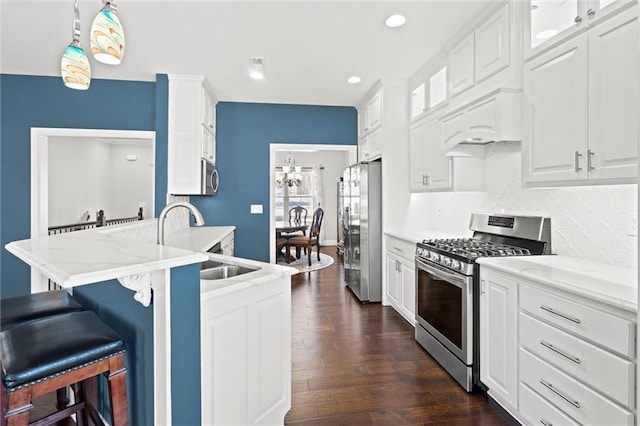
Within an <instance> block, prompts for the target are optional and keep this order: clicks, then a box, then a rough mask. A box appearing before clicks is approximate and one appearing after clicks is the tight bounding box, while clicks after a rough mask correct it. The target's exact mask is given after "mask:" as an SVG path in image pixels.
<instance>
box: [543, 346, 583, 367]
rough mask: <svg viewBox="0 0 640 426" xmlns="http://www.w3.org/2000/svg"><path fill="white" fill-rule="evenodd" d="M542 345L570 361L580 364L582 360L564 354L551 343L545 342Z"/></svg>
mask: <svg viewBox="0 0 640 426" xmlns="http://www.w3.org/2000/svg"><path fill="white" fill-rule="evenodd" d="M540 344H541V345H542V346H544V347H545V348H548V349H551V350H552V351H554V352H555V353H557V354H559V355H562V356H563V357H565V358H567V359H568V360H570V361H573V362H575V363H576V364H580V358H578V357H575V356H572V355H569V354H566V353H564V352H563V351H561V350H560V349H558V348H556V347H555V346H553V345H552V344H551V343H547V342H545V341H544V340H541V341H540Z"/></svg>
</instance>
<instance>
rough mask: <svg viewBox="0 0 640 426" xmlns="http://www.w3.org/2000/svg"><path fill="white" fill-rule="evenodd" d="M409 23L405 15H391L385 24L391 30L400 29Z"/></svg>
mask: <svg viewBox="0 0 640 426" xmlns="http://www.w3.org/2000/svg"><path fill="white" fill-rule="evenodd" d="M406 22H407V18H405V17H404V15H391V16H389V17H388V18H387V19H385V21H384V24H385V25H386V26H387V27H389V28H398V27H401V26H403V25H404V24H405V23H406Z"/></svg>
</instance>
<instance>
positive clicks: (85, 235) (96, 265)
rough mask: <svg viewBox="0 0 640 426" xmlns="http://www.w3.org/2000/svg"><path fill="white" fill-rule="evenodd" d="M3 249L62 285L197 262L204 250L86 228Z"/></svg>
mask: <svg viewBox="0 0 640 426" xmlns="http://www.w3.org/2000/svg"><path fill="white" fill-rule="evenodd" d="M5 247H6V249H7V251H9V252H10V253H12V254H14V255H15V256H16V257H18V258H19V259H21V260H22V261H24V262H25V263H27V264H28V265H30V266H32V267H35V268H37V269H38V270H40V272H41V273H42V274H43V275H45V276H47V277H48V278H50V279H52V280H53V281H55V282H56V283H57V284H59V285H60V286H62V287H66V288H69V287H75V286H78V285H83V284H91V283H96V282H100V281H106V280H110V279H117V278H123V277H128V276H132V275H136V274H141V273H148V272H152V271H157V270H161V269H169V268H174V267H177V266H183V265H189V264H193V263H199V262H202V261H204V260H207V256H206V255H205V254H204V253H199V252H196V251H191V250H185V249H181V248H176V247H171V246H162V245H158V244H155V243H152V242H147V241H137V240H134V239H122V238H114V236H113V235H111V233H109V232H101V231H96V230H93V229H91V230H87V231H79V232H70V233H67V234H59V235H52V236H47V237H43V238H36V239H28V240H19V241H13V242H10V243H8V244H7V245H6V246H5Z"/></svg>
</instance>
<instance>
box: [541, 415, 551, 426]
mask: <svg viewBox="0 0 640 426" xmlns="http://www.w3.org/2000/svg"><path fill="white" fill-rule="evenodd" d="M540 423H542V424H543V425H544V426H553V423H551V422H550V421H548V420H545V419H544V418H542V417H541V418H540Z"/></svg>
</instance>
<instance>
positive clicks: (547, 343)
mask: <svg viewBox="0 0 640 426" xmlns="http://www.w3.org/2000/svg"><path fill="white" fill-rule="evenodd" d="M480 280H481V287H480V378H481V380H482V382H483V383H484V384H485V385H486V386H487V387H488V388H489V395H490V396H492V397H493V398H494V399H495V400H496V401H497V402H498V403H500V404H501V405H503V406H504V407H505V408H506V409H507V410H508V411H510V412H511V413H513V414H514V415H515V416H516V417H518V420H520V421H523V422H524V423H525V424H532V425H533V424H544V425H552V424H553V425H557V424H562V425H574V424H575V425H578V424H594V425H595V424H597V425H604V424H607V425H628V426H631V425H634V424H635V416H636V408H635V406H636V402H635V401H636V389H635V381H636V349H635V334H636V316H635V314H634V313H631V312H629V311H625V310H623V309H620V308H619V307H617V306H612V305H609V304H606V303H604V302H602V301H600V300H592V299H590V298H589V299H588V298H585V297H582V296H578V295H574V294H571V293H567V292H564V291H562V290H559V289H556V288H554V287H552V286H546V285H544V284H541V283H539V282H532V281H530V280H527V279H526V278H524V277H522V276H520V275H516V274H510V273H506V272H504V271H500V270H498V269H494V268H492V266H491V265H490V264H484V263H482V264H481V272H480Z"/></svg>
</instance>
